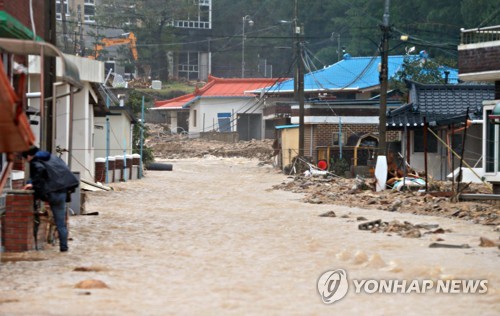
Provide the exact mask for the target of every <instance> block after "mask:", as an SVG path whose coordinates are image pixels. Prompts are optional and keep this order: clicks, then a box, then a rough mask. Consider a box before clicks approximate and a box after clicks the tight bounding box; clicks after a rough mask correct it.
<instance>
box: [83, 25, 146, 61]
mask: <svg viewBox="0 0 500 316" xmlns="http://www.w3.org/2000/svg"><path fill="white" fill-rule="evenodd" d="M122 36H123V37H119V38H103V39H101V41H100V43H98V44H96V45H95V48H94V55H93V56H89V58H90V59H98V57H99V54H100V52H101V50H103V49H104V48H105V47H110V46H116V45H123V44H128V45H129V46H130V50H131V52H132V57H133V58H134V60H135V61H137V59H138V58H139V55H138V54H137V47H136V41H137V38H136V37H135V35H134V33H132V32H129V33H124V34H122Z"/></svg>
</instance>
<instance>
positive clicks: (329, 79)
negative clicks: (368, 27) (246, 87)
mask: <svg viewBox="0 0 500 316" xmlns="http://www.w3.org/2000/svg"><path fill="white" fill-rule="evenodd" d="M405 57H408V56H405V55H396V56H388V66H389V67H388V76H389V78H392V77H394V75H395V74H396V73H397V72H398V71H399V70H400V69H401V66H402V65H403V61H404V58H405ZM410 57H411V58H416V59H420V57H419V56H418V55H411V56H410ZM379 64H380V56H378V57H346V59H343V60H341V61H339V62H337V63H335V64H333V65H331V66H328V67H326V68H323V69H321V70H317V71H313V72H310V73H308V74H305V75H304V91H306V92H307V91H324V90H341V89H355V90H358V89H359V90H362V89H367V88H370V87H374V86H377V85H379V83H380V80H379V71H378V69H379ZM445 70H447V71H449V72H450V73H449V76H448V80H449V82H450V83H456V82H457V80H458V71H457V70H456V69H453V68H444V67H443V70H442V71H443V78H444V71H445ZM264 89H265V92H266V93H287V92H293V91H294V83H293V79H289V80H286V81H283V82H281V83H278V84H276V85H274V86H272V87H267V88H264Z"/></svg>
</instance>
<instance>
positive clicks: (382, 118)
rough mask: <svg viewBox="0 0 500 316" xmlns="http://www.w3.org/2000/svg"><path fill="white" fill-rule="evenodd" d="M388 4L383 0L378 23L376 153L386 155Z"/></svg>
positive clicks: (386, 0)
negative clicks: (378, 81) (380, 38)
mask: <svg viewBox="0 0 500 316" xmlns="http://www.w3.org/2000/svg"><path fill="white" fill-rule="evenodd" d="M389 5H390V0H385V8H384V17H383V23H382V25H380V28H381V30H382V43H381V45H380V47H379V50H380V59H381V67H380V77H379V79H380V113H379V141H378V154H379V155H381V156H386V150H387V149H386V129H387V127H386V123H387V115H386V112H387V87H388V54H389V32H390V26H389Z"/></svg>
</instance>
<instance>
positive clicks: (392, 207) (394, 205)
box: [387, 199, 403, 212]
mask: <svg viewBox="0 0 500 316" xmlns="http://www.w3.org/2000/svg"><path fill="white" fill-rule="evenodd" d="M401 205H403V201H401V200H400V199H397V200H396V201H394V202H392V204H391V205H390V206H389V208H388V209H387V210H388V211H389V212H396V211H397V210H398V209H399V208H400V207H401Z"/></svg>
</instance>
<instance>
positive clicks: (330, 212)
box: [319, 211, 337, 217]
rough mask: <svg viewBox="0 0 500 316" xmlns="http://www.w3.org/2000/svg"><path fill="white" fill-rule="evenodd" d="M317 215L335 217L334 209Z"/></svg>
mask: <svg viewBox="0 0 500 316" xmlns="http://www.w3.org/2000/svg"><path fill="white" fill-rule="evenodd" d="M319 217H337V215H336V214H335V212H334V211H329V212H326V213H323V214H320V215H319Z"/></svg>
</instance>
